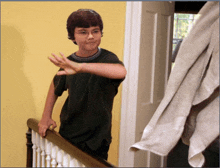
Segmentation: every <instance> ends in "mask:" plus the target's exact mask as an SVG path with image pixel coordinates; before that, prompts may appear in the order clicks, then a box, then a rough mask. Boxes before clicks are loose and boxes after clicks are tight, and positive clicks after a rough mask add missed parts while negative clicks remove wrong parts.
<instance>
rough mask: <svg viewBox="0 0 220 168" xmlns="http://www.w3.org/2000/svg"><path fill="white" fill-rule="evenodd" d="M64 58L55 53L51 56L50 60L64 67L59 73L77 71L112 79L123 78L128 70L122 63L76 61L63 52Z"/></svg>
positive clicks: (65, 73) (74, 72)
mask: <svg viewBox="0 0 220 168" xmlns="http://www.w3.org/2000/svg"><path fill="white" fill-rule="evenodd" d="M60 54H61V56H62V58H60V57H58V56H57V55H55V54H52V55H53V56H54V57H49V59H50V61H51V62H52V63H53V64H54V65H56V66H58V67H60V68H63V69H64V70H63V71H59V72H58V73H57V75H73V74H76V73H91V74H95V75H99V76H103V77H106V78H110V79H123V78H124V77H125V76H126V74H127V71H126V69H125V67H124V66H123V65H121V64H111V63H76V62H73V61H70V60H69V59H67V58H66V57H65V56H64V55H63V54H62V53H60Z"/></svg>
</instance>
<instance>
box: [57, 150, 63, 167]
mask: <svg viewBox="0 0 220 168" xmlns="http://www.w3.org/2000/svg"><path fill="white" fill-rule="evenodd" d="M62 153H63V152H62V150H61V149H60V148H59V147H58V152H57V162H58V165H57V167H62V161H63V154H62Z"/></svg>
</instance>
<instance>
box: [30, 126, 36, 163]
mask: <svg viewBox="0 0 220 168" xmlns="http://www.w3.org/2000/svg"><path fill="white" fill-rule="evenodd" d="M31 141H32V143H33V146H32V149H33V159H32V167H36V148H37V147H36V132H35V131H34V130H32V133H31Z"/></svg>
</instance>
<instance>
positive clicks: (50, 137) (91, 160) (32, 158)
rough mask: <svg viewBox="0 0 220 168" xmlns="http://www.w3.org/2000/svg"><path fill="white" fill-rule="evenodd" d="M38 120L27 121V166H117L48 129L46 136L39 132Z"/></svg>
mask: <svg viewBox="0 0 220 168" xmlns="http://www.w3.org/2000/svg"><path fill="white" fill-rule="evenodd" d="M38 122H39V121H38V120H36V119H33V118H30V119H28V121H27V126H28V131H27V133H26V137H27V163H26V166H27V167H115V166H114V165H112V164H110V163H109V162H107V161H105V160H104V159H101V158H97V157H94V156H91V155H89V154H87V153H85V152H83V151H82V150H80V149H78V148H77V147H76V146H74V145H72V144H71V143H70V142H68V141H67V140H65V139H64V138H63V137H61V136H60V135H59V133H57V132H56V131H54V130H51V129H48V130H47V135H46V137H45V138H41V137H40V135H39V133H38Z"/></svg>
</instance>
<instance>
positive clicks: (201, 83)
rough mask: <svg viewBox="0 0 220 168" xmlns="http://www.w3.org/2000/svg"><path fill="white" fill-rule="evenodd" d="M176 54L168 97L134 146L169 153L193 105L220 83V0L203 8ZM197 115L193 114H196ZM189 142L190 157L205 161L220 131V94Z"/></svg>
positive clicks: (195, 162) (200, 117)
mask: <svg viewBox="0 0 220 168" xmlns="http://www.w3.org/2000/svg"><path fill="white" fill-rule="evenodd" d="M199 14H200V17H199V19H198V20H197V21H196V23H195V25H194V26H193V28H192V30H191V31H190V33H189V35H188V36H187V37H186V38H184V40H183V42H182V44H181V46H180V49H179V52H178V54H177V57H176V61H175V66H174V69H173V70H172V72H171V74H170V77H169V81H168V84H167V88H166V91H165V95H164V98H163V99H162V101H161V103H160V104H159V106H158V108H157V110H156V111H155V113H154V115H153V117H152V118H151V120H150V122H149V123H148V125H147V126H146V127H145V129H144V131H143V135H142V138H141V140H140V141H139V142H137V143H135V144H133V145H132V146H131V148H130V150H134V151H136V150H148V151H151V152H153V153H155V154H158V155H161V156H166V155H168V153H169V152H170V150H171V149H172V148H173V147H174V146H175V145H176V144H177V142H178V141H179V139H180V138H181V136H182V134H183V131H184V128H185V129H187V127H185V124H186V120H187V118H188V116H189V114H190V111H191V109H192V107H193V106H196V105H198V104H201V103H203V102H204V101H205V100H207V99H209V97H210V96H211V95H213V93H214V91H216V90H218V89H216V88H218V87H219V2H217V1H209V2H207V3H206V4H205V5H204V6H203V8H202V9H201V10H200V12H199ZM192 116H193V115H192ZM195 122H196V123H195V128H194V130H193V133H192V135H190V136H189V137H183V139H184V140H185V141H186V142H189V154H188V161H189V164H190V165H191V166H193V167H201V166H202V165H203V164H204V161H205V160H204V156H203V155H202V153H201V152H202V151H204V150H205V148H206V147H207V146H208V145H209V144H211V142H212V141H213V140H214V139H216V138H217V137H218V135H219V97H218V96H217V97H216V98H215V99H214V100H212V101H211V102H210V103H209V104H207V105H206V106H205V107H204V108H203V109H202V110H200V112H199V113H198V115H196V119H195Z"/></svg>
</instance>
